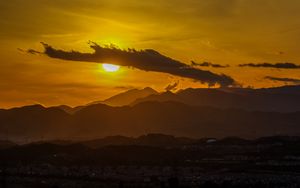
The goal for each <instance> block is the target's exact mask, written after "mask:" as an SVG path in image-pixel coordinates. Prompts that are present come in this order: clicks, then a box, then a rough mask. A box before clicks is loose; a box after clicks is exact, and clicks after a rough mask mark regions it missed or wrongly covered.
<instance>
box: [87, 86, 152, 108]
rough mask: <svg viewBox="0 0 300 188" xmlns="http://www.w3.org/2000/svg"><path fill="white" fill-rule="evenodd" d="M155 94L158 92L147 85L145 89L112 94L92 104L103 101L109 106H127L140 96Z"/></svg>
mask: <svg viewBox="0 0 300 188" xmlns="http://www.w3.org/2000/svg"><path fill="white" fill-rule="evenodd" d="M153 94H158V92H157V91H155V90H154V89H152V88H150V87H146V88H144V89H131V90H128V91H125V92H123V93H120V94H117V95H115V96H112V97H110V98H108V99H106V100H104V101H96V102H92V103H90V104H99V103H102V104H106V105H109V106H125V105H129V104H131V103H132V102H134V101H135V100H137V99H139V98H144V97H147V96H149V95H153Z"/></svg>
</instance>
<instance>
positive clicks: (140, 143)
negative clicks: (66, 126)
mask: <svg viewBox="0 0 300 188" xmlns="http://www.w3.org/2000/svg"><path fill="white" fill-rule="evenodd" d="M6 143H7V147H4V144H2V148H3V149H1V152H0V161H1V163H0V165H1V171H0V183H1V184H0V185H1V187H7V188H31V187H39V188H40V187H41V188H43V187H45V188H48V187H50V188H54V187H56V188H57V187H61V188H63V187H71V188H72V187H74V188H75V187H91V188H92V187H108V188H110V187H116V188H120V187H149V188H150V187H172V188H173V187H175V188H176V187H199V188H200V187H257V188H259V187H272V188H277V187H299V186H300V138H299V137H283V136H276V137H264V138H259V139H255V140H244V139H240V138H235V137H230V138H224V139H220V140H216V139H211V138H207V139H189V138H179V137H173V136H167V135H159V134H150V135H144V136H141V137H138V138H131V137H130V138H129V137H121V136H116V137H108V138H103V139H98V140H91V141H84V142H74V141H73V142H71V141H47V142H38V143H32V144H27V145H13V144H12V143H10V142H6Z"/></svg>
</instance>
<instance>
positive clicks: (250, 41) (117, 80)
mask: <svg viewBox="0 0 300 188" xmlns="http://www.w3.org/2000/svg"><path fill="white" fill-rule="evenodd" d="M299 17H300V1H299V0H209V1H207V0H185V1H182V0H181V1H180V0H152V1H140V0H26V1H24V0H9V1H4V0H1V1H0V28H1V29H0V57H1V61H0V108H10V107H14V106H21V105H28V104H33V103H39V104H43V105H45V106H53V105H60V104H67V105H71V106H76V105H82V104H86V103H89V102H91V101H95V100H96V101H99V100H102V99H105V98H108V97H110V96H112V95H114V94H117V93H120V92H122V91H126V90H128V89H132V88H144V87H152V88H154V89H156V90H158V91H163V90H164V89H165V88H167V87H168V85H175V84H176V89H184V88H188V87H220V86H221V87H224V86H226V87H227V86H230V87H231V86H234V87H253V88H261V87H275V86H281V85H286V84H299V83H300V74H299V72H300V67H299V66H298V65H300V53H299V48H298V44H299V43H300V19H299ZM90 41H92V42H95V43H97V45H96V46H97V47H99V48H97V49H98V51H97V50H95V49H93V45H94V47H95V44H94V43H91V42H90ZM41 42H43V43H44V44H47V45H43V44H41ZM111 44H112V45H111ZM91 47H92V48H91ZM100 48H101V50H99V49H100ZM128 48H130V49H135V50H134V51H133V50H128ZM28 49H32V51H29V52H32V53H28V51H27V50H28ZM72 50H74V51H76V53H75V52H74V51H73V52H72ZM36 51H37V52H41V53H35V52H36ZM62 53H63V55H62ZM74 54H75V56H76V57H78V56H80V60H78V59H76V58H74ZM87 57H88V58H87ZM90 57H92V59H91V58H90ZM112 57H115V58H112ZM156 60H157V61H156ZM101 63H110V64H118V65H122V66H121V68H120V69H119V71H117V72H113V73H109V72H106V71H104V70H103V68H102V66H101ZM224 79H225V80H224Z"/></svg>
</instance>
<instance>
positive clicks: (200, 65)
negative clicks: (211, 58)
mask: <svg viewBox="0 0 300 188" xmlns="http://www.w3.org/2000/svg"><path fill="white" fill-rule="evenodd" d="M191 63H192V66H199V67H214V68H227V67H229V65H220V64H214V63H211V62H203V63H196V62H195V61H191Z"/></svg>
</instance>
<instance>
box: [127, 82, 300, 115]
mask: <svg viewBox="0 0 300 188" xmlns="http://www.w3.org/2000/svg"><path fill="white" fill-rule="evenodd" d="M146 101H159V102H164V101H176V102H181V103H184V104H187V105H196V106H212V107H217V108H222V109H226V108H238V109H245V110H250V111H277V112H295V111H300V86H284V87H278V88H263V89H249V88H227V89H223V88H222V89H207V88H197V89H193V88H188V89H185V90H180V91H178V92H177V93H171V92H165V93H160V94H153V95H150V96H148V97H145V98H140V99H137V100H135V101H134V102H133V103H132V105H135V104H138V103H142V102H146Z"/></svg>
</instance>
